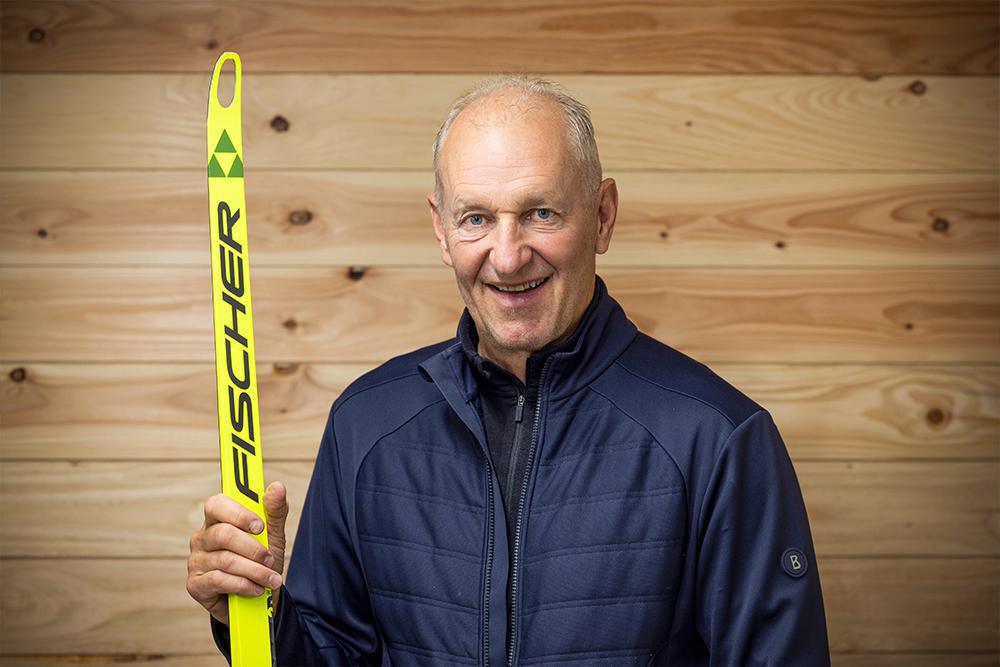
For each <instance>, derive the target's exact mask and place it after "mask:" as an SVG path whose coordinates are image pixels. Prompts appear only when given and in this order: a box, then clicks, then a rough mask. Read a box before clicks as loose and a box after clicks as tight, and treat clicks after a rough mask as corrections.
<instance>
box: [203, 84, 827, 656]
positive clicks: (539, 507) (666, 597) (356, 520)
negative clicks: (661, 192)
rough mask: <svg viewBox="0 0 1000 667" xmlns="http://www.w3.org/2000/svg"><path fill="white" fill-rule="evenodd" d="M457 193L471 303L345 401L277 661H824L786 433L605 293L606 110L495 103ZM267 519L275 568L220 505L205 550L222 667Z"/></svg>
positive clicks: (446, 246)
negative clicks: (599, 257) (452, 328)
mask: <svg viewBox="0 0 1000 667" xmlns="http://www.w3.org/2000/svg"><path fill="white" fill-rule="evenodd" d="M435 175H436V183H435V191H434V192H432V193H430V194H429V195H428V202H429V204H430V208H431V215H432V219H433V223H434V232H435V235H436V236H437V239H438V242H439V244H440V247H441V256H442V259H443V261H444V263H445V264H446V265H448V266H450V267H452V268H453V269H454V272H455V277H456V280H457V283H458V289H459V292H460V293H461V295H462V298H463V300H464V301H465V304H466V309H465V311H464V312H463V314H462V317H461V319H460V321H459V324H458V332H457V336H456V337H455V338H453V339H450V340H447V341H443V342H441V343H438V344H435V345H431V346H429V347H426V348H423V349H420V350H416V351H414V352H411V353H409V354H406V355H403V356H400V357H397V358H394V359H391V360H389V361H388V362H386V363H385V364H383V365H382V366H380V367H378V368H376V369H375V370H373V371H371V372H369V373H367V374H365V375H364V376H362V377H361V378H359V379H358V380H356V381H355V382H354V383H353V384H351V385H350V386H349V387H348V388H347V389H345V391H344V392H343V394H342V395H341V396H340V397H339V398H338V399H337V400H336V401H335V402H334V404H333V406H332V408H331V410H330V413H329V417H328V420H327V425H326V431H325V433H324V435H323V438H322V441H321V444H320V449H319V454H318V456H317V460H316V465H315V468H314V471H313V476H312V481H311V483H310V487H309V491H308V493H307V495H306V500H305V505H304V508H303V512H302V519H301V522H300V524H299V531H298V536H297V538H296V545H295V551H294V554H293V555H292V563H291V566H290V576H289V578H288V580H287V581H286V582H285V584H284V585H283V586H281V587H280V589H278V590H276V604H277V611H276V640H275V641H276V645H277V655H278V662H279V664H348V663H352V662H360V663H369V664H371V663H374V664H379V663H382V664H390V663H391V664H394V665H404V664H469V665H471V664H479V665H484V664H486V665H494V664H504V663H506V664H524V665H528V664H552V663H559V664H567V663H573V664H580V665H585V664H595V663H600V664H605V663H607V664H657V665H659V664H672V665H705V664H709V663H712V664H732V665H748V664H755V665H756V664H769V665H797V664H828V662H829V650H828V646H827V635H826V624H825V618H824V610H823V602H822V596H821V592H820V582H819V577H818V573H817V569H816V557H815V553H814V551H813V545H812V538H811V534H810V530H809V525H808V522H807V517H806V511H805V507H804V505H803V502H802V497H801V494H800V491H799V487H798V483H797V481H796V477H795V473H794V471H793V469H792V465H791V462H790V461H789V458H788V455H787V452H786V450H785V446H784V444H783V443H782V440H781V437H780V435H779V433H778V430H777V428H776V426H775V424H774V422H773V420H772V419H771V416H770V415H769V414H768V413H767V412H766V411H765V410H764V409H762V408H761V407H760V406H759V405H757V404H756V403H754V402H753V401H752V400H751V399H749V398H748V397H747V396H745V395H743V394H742V393H740V392H739V391H738V390H736V389H735V388H733V387H732V386H730V385H729V384H727V383H726V382H725V381H724V380H722V379H721V378H720V377H718V376H717V375H715V374H714V373H713V372H712V371H710V370H709V369H708V368H707V367H706V366H704V365H702V364H700V363H698V362H696V361H694V360H693V359H691V358H689V357H687V356H685V355H683V354H681V353H680V352H678V351H676V350H674V349H672V348H670V347H668V346H666V345H664V344H662V343H660V342H657V341H656V340H654V339H652V338H650V337H648V336H646V335H644V334H642V333H640V332H638V331H637V330H636V327H635V326H634V325H633V324H632V323H631V322H630V321H629V320H628V319H627V317H626V316H625V313H624V312H623V311H622V309H621V308H620V307H619V305H618V304H617V302H616V301H615V300H614V299H613V298H612V297H611V296H610V295H609V294H608V292H607V289H606V286H605V284H604V282H603V280H601V278H600V277H598V276H597V275H596V270H595V267H596V261H595V260H596V254H598V253H604V252H605V251H606V250H607V249H608V245H609V242H610V240H611V233H612V230H613V228H614V223H615V217H616V213H617V208H618V193H617V189H616V185H615V182H614V180H612V179H610V178H608V179H604V180H601V168H600V162H599V160H598V156H597V147H596V144H595V142H594V137H593V129H592V127H591V123H590V119H589V117H588V114H587V111H586V108H585V107H583V106H582V105H581V104H580V103H578V102H576V101H575V100H573V99H572V98H570V97H568V96H567V95H565V94H564V93H563V92H562V91H561V90H560V89H559V88H558V87H556V86H554V85H553V84H549V83H547V82H544V81H540V80H537V79H531V78H528V77H521V76H512V77H501V78H498V79H494V80H491V81H487V82H485V83H483V84H481V85H480V86H479V87H477V88H476V89H474V90H473V91H472V92H471V93H469V94H467V95H466V96H464V97H462V98H460V99H459V100H458V101H456V103H455V104H454V106H453V108H452V110H451V111H450V113H449V114H448V117H447V119H446V120H445V122H444V124H443V125H442V127H441V130H440V132H439V133H438V138H437V141H436V142H435ZM265 504H266V506H267V507H268V512H269V517H270V519H269V524H270V525H269V531H271V532H270V539H271V542H270V544H271V545H272V549H271V551H272V553H270V554H269V553H267V552H266V551H265V550H264V549H263V548H262V547H260V545H259V544H257V542H256V541H255V540H253V538H251V537H250V536H248V535H247V534H246V533H245V532H244V531H246V530H249V529H250V528H251V520H252V519H253V518H254V517H253V515H251V514H250V513H249V512H247V511H245V510H243V509H242V508H241V507H239V506H238V505H236V504H235V503H234V502H232V501H229V500H228V499H226V498H224V497H221V496H215V497H213V498H210V499H209V501H208V502H207V503H206V509H205V515H206V519H205V526H203V528H202V529H201V530H199V531H198V532H197V533H196V534H195V535H194V537H192V540H191V549H192V553H191V557H190V559H189V571H190V576H189V579H188V590H189V592H190V593H191V595H192V596H193V597H194V598H195V599H196V600H198V601H199V602H200V603H201V604H202V605H204V606H205V607H206V608H207V609H208V610H209V611H210V613H211V614H212V628H213V632H214V634H215V637H216V640H217V643H218V644H219V647H220V649H221V650H222V651H223V652H224V653H226V654H227V655H228V653H227V650H228V633H227V628H226V625H225V623H226V622H227V618H226V594H231V593H242V594H256V593H259V591H260V590H261V589H260V586H263V585H271V586H274V587H277V586H278V582H279V579H278V578H277V574H276V573H280V572H282V568H283V561H284V517H285V514H286V513H287V504H286V502H285V499H284V487H283V486H281V485H280V484H278V483H275V484H272V485H271V486H270V487H269V488H268V492H267V494H266V496H265ZM258 528H259V527H258ZM269 577H273V578H274V580H273V581H270V580H269Z"/></svg>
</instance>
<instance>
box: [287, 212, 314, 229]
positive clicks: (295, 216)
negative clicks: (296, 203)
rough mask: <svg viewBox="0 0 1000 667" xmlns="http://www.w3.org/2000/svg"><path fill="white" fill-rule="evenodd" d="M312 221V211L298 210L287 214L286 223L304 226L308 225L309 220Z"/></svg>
mask: <svg viewBox="0 0 1000 667" xmlns="http://www.w3.org/2000/svg"><path fill="white" fill-rule="evenodd" d="M312 219H313V214H312V211H308V210H306V209H300V210H298V211H292V212H291V213H289V214H288V222H290V223H292V224H293V225H305V224H308V223H309V221H310V220H312Z"/></svg>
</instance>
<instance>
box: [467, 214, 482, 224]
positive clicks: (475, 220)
mask: <svg viewBox="0 0 1000 667" xmlns="http://www.w3.org/2000/svg"><path fill="white" fill-rule="evenodd" d="M465 221H466V222H468V223H469V224H471V225H472V226H473V227H478V226H479V225H481V224H482V223H484V222H486V218H484V217H483V216H481V215H479V214H478V213H473V214H472V215H470V216H469V217H468V218H466V219H465Z"/></svg>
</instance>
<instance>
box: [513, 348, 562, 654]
mask: <svg viewBox="0 0 1000 667" xmlns="http://www.w3.org/2000/svg"><path fill="white" fill-rule="evenodd" d="M551 361H552V355H549V357H548V358H547V359H546V360H545V364H544V365H543V366H542V373H541V375H540V376H539V379H538V404H537V405H536V406H535V418H534V419H533V420H532V425H531V444H530V445H529V447H528V461H527V463H526V464H525V467H524V479H523V480H522V482H521V495H520V497H519V498H518V501H517V527H516V528H515V529H514V560H513V563H511V568H510V572H511V583H510V625H509V626H508V627H509V635H510V640H509V644H508V647H507V665H508V667H513V665H514V640H515V638H516V636H517V632H516V630H517V628H516V623H517V566H518V563H519V562H520V560H521V558H520V556H521V548H520V547H521V523H522V522H523V521H524V498H525V496H526V495H527V493H528V480H529V479H530V478H531V464H532V462H533V460H534V458H535V446H536V445H537V444H538V441H537V439H538V424H539V422H540V421H541V415H542V394H543V393H545V371H547V370H548V368H549V363H550V362H551Z"/></svg>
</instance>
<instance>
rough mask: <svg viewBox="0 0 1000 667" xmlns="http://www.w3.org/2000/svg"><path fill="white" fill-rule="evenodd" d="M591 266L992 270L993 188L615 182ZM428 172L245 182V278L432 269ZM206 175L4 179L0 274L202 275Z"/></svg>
mask: <svg viewBox="0 0 1000 667" xmlns="http://www.w3.org/2000/svg"><path fill="white" fill-rule="evenodd" d="M611 175H612V176H614V177H615V179H616V181H617V183H618V189H619V192H620V193H621V202H620V209H619V215H618V221H617V223H616V225H615V231H614V237H613V241H612V244H611V250H610V251H609V252H608V253H607V254H605V255H601V256H599V257H598V266H599V267H601V268H604V267H614V266H699V265H705V264H716V265H726V266H752V265H757V266H781V267H792V266H799V267H819V266H839V267H845V266H907V265H909V266H912V265H921V266H956V267H973V266H1000V250H998V248H1000V210H998V201H1000V185H998V183H1000V181H998V179H997V178H996V177H995V175H977V174H948V173H887V174H870V173H868V174H853V173H840V174H830V173H786V174H781V175H780V177H778V178H776V177H775V175H774V174H769V173H756V172H719V173H716V172H699V173H669V174H668V173H662V172H649V171H639V172H634V171H630V172H622V173H620V174H611ZM432 187H433V175H432V174H431V173H429V172H401V171H378V172H364V171H352V172H344V171H293V172H286V171H275V170H267V169H261V170H256V171H248V174H247V196H248V205H247V212H248V215H249V220H250V225H249V231H250V247H251V248H252V249H253V262H254V266H330V265H337V264H343V265H365V266H387V265H409V266H416V265H419V266H439V265H440V264H441V258H440V253H439V251H438V246H437V241H436V239H435V238H434V235H433V233H432V229H431V222H430V214H429V210H428V206H427V203H426V199H425V197H426V194H427V192H428V190H430V189H431V188H432ZM206 202H207V199H206V194H205V174H204V172H203V171H202V170H200V169H199V170H183V171H177V172H167V173H164V172H159V171H138V172H121V171H96V172H80V171H62V170H56V171H23V172H10V171H8V172H4V173H2V175H0V263H3V264H8V265H29V264H30V265H37V264H45V265H58V264H94V265H101V266H110V265H115V264H117V265H133V264H140V265H173V266H178V265H185V266H204V265H206V264H207V262H208V234H207V229H206V215H207V212H206Z"/></svg>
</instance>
